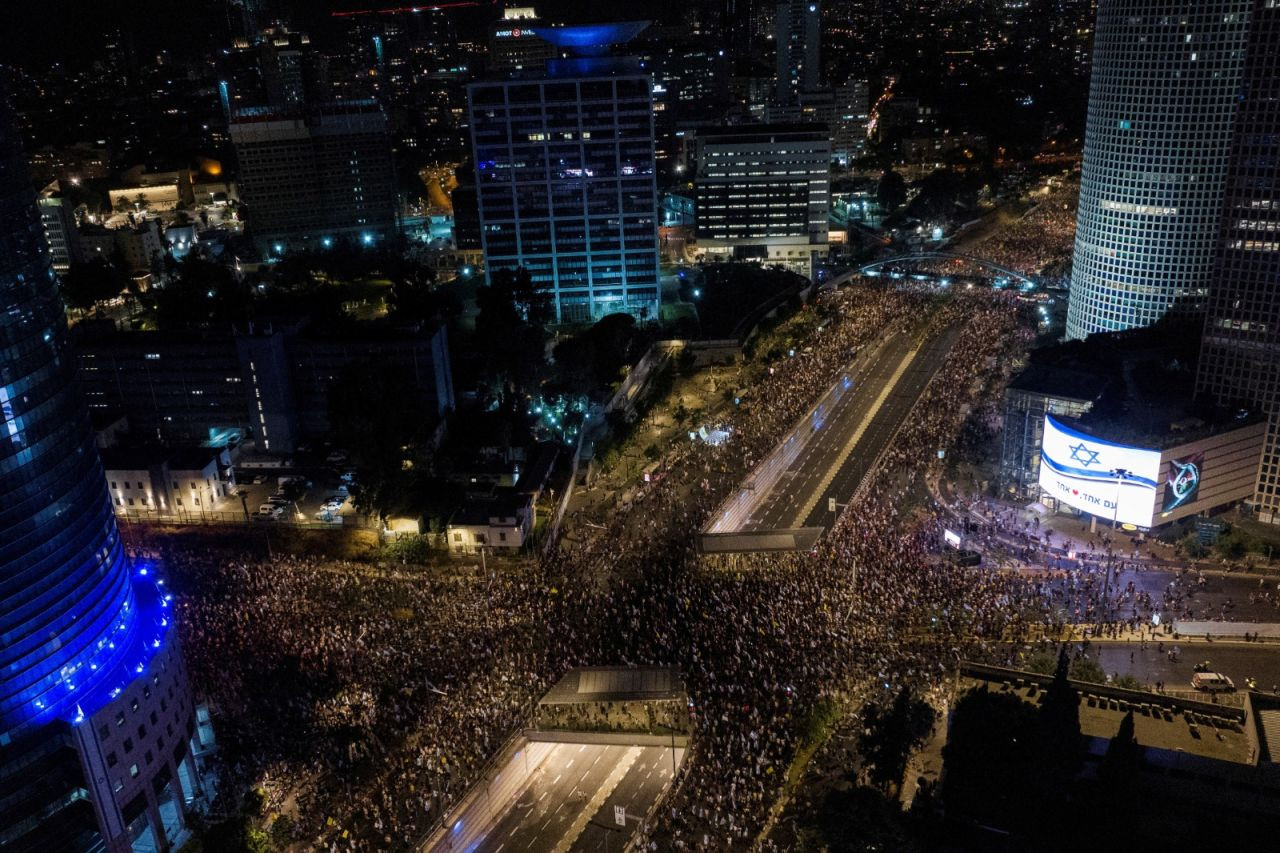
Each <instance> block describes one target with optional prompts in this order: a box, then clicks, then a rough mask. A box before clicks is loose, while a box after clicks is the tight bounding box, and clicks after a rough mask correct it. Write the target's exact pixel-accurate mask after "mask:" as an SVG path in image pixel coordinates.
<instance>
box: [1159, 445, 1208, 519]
mask: <svg viewBox="0 0 1280 853" xmlns="http://www.w3.org/2000/svg"><path fill="white" fill-rule="evenodd" d="M1203 468H1204V454H1203V453H1194V454H1192V455H1191V456H1188V457H1187V458H1185V459H1170V460H1169V473H1168V475H1167V476H1166V477H1165V480H1164V502H1163V503H1162V504H1161V505H1160V511H1161V512H1172V511H1173V510H1175V509H1177V508H1178V507H1180V506H1185V505H1186V504H1189V503H1191V502H1192V501H1194V500H1195V499H1196V496H1197V495H1198V494H1200V471H1201V470H1202V469H1203Z"/></svg>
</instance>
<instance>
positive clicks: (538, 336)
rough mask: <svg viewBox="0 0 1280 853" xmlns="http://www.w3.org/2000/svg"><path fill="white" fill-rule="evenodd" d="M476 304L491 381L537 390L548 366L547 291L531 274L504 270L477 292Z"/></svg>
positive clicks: (478, 333) (481, 346)
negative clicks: (545, 339)
mask: <svg viewBox="0 0 1280 853" xmlns="http://www.w3.org/2000/svg"><path fill="white" fill-rule="evenodd" d="M476 303H477V304H478V306H479V308H480V313H479V315H478V316H477V317H476V344H477V346H478V347H479V351H480V352H481V353H482V354H483V356H482V357H483V359H484V366H485V374H486V377H487V378H488V379H489V380H490V381H492V382H494V383H495V384H497V385H499V386H504V387H505V386H507V385H510V386H514V387H513V390H515V391H517V392H519V391H520V390H522V389H525V388H528V387H530V386H532V385H533V383H534V381H535V380H536V379H537V377H538V376H539V375H540V373H541V371H542V368H543V366H544V364H545V361H546V359H545V357H544V352H543V335H544V332H543V326H542V323H543V322H545V315H546V311H547V309H546V305H548V304H549V302H548V301H547V299H546V294H545V287H542V286H540V285H535V284H534V283H533V281H532V279H531V277H530V275H529V272H528V270H525V269H523V268H521V269H516V270H512V269H501V270H497V271H495V272H494V273H492V276H491V283H490V284H489V285H488V286H485V287H481V288H480V289H479V290H478V291H477V292H476ZM517 396H518V394H517Z"/></svg>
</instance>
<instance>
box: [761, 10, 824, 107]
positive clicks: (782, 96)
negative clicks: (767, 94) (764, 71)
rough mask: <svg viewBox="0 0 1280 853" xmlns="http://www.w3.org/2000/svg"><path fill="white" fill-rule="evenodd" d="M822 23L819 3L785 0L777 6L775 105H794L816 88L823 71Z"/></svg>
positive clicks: (774, 21)
mask: <svg viewBox="0 0 1280 853" xmlns="http://www.w3.org/2000/svg"><path fill="white" fill-rule="evenodd" d="M821 24H822V13H821V12H820V11H819V10H818V0H786V2H784V3H779V4H778V6H777V11H776V13H775V14H774V18H773V30H774V36H773V41H774V47H775V49H776V51H777V54H776V59H777V81H776V88H775V92H774V101H775V102H776V103H779V104H790V103H794V102H796V101H797V100H799V98H800V96H801V95H802V94H803V93H805V92H812V91H813V90H815V89H817V88H818V83H819V80H820V75H821V71H822V63H821V60H820V55H821V54H820V50H819V49H820V45H821V33H822V28H821Z"/></svg>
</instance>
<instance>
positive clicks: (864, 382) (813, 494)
mask: <svg viewBox="0 0 1280 853" xmlns="http://www.w3.org/2000/svg"><path fill="white" fill-rule="evenodd" d="M957 333H958V330H954V329H952V330H947V331H945V332H943V333H942V334H939V335H936V336H934V337H932V338H930V339H928V340H926V341H925V342H924V344H923V345H922V346H921V348H920V350H919V352H917V353H916V355H915V357H914V358H913V359H912V360H911V361H910V363H909V364H908V365H907V367H906V368H905V370H903V372H902V374H901V376H899V377H898V380H897V382H896V383H895V384H894V385H893V389H892V391H891V392H890V393H889V395H888V396H887V397H886V398H885V399H884V401H883V403H881V405H880V407H879V409H875V403H876V400H877V399H879V398H880V396H881V394H882V392H883V391H884V390H885V387H886V385H888V383H890V382H891V381H892V380H893V377H894V374H895V372H896V371H897V370H898V369H899V367H900V366H901V364H902V361H903V359H904V358H905V357H906V356H907V355H908V353H910V351H911V350H912V348H913V347H914V346H915V345H916V340H915V338H913V337H911V336H908V335H899V336H897V337H896V338H894V339H893V340H891V341H889V343H888V344H887V345H886V346H885V348H884V349H883V350H882V351H881V352H880V353H878V355H877V357H876V360H875V363H874V364H872V365H871V366H870V367H869V368H867V369H866V370H865V372H863V373H862V374H861V375H858V376H857V377H856V378H855V380H854V387H853V389H852V391H851V392H850V393H846V394H845V395H844V396H843V397H842V398H841V399H840V400H839V401H838V402H837V403H836V404H835V406H833V407H832V409H831V411H829V412H824V413H822V415H821V419H820V420H819V421H818V424H817V429H816V430H814V432H813V434H812V435H810V437H809V441H808V442H807V443H806V445H805V447H804V448H803V449H802V450H801V451H800V453H799V454H798V455H797V456H796V458H795V459H794V460H793V461H792V463H791V465H790V466H789V467H788V468H787V470H786V471H785V472H784V473H783V474H782V477H781V478H780V479H779V480H778V483H777V484H776V485H775V486H774V487H773V489H772V490H771V492H770V494H769V495H768V496H766V497H765V499H764V500H762V501H761V503H760V505H759V506H758V507H757V508H756V510H755V512H754V513H752V515H751V517H750V519H748V521H747V522H746V523H745V524H744V525H743V529H744V530H750V531H759V530H776V529H785V528H791V527H820V526H823V525H825V524H827V523H828V522H830V520H831V513H830V512H829V510H828V509H827V500H828V498H831V497H834V498H835V499H836V501H837V502H838V503H845V502H847V501H848V500H849V498H850V497H851V496H852V495H853V493H854V491H855V490H856V489H857V488H858V485H859V484H860V483H861V482H862V479H863V478H864V477H865V476H866V474H867V472H868V471H869V470H870V469H871V466H872V465H873V464H874V463H875V461H876V459H877V458H878V457H879V455H880V453H881V452H882V451H883V450H884V448H885V446H886V445H888V443H889V441H890V440H891V439H892V438H893V436H894V434H895V433H896V432H897V430H898V427H899V426H900V425H901V424H902V422H903V420H905V419H906V417H907V415H908V414H909V413H910V412H911V409H912V407H913V406H914V405H915V403H916V400H918V399H919V397H920V394H921V393H922V392H923V391H924V387H925V386H926V385H927V384H928V382H929V380H930V379H931V378H932V377H933V374H934V373H936V372H937V370H938V368H939V367H940V366H941V365H942V361H943V359H944V358H946V355H947V352H948V351H950V349H951V346H952V344H953V343H954V341H955V337H956V334H957ZM868 418H869V420H868ZM864 421H865V422H867V423H866V427H865V430H864V431H863V433H862V435H861V436H860V437H859V438H858V440H857V442H856V443H855V444H854V445H853V448H852V450H851V451H850V452H849V453H848V455H847V456H846V455H845V448H846V446H847V445H848V443H849V442H850V440H851V439H852V438H853V437H854V436H855V435H856V433H857V431H858V429H859V428H860V427H862V425H863V423H864ZM815 498H816V500H815ZM806 508H809V509H808V511H807V512H806ZM802 513H803V515H802Z"/></svg>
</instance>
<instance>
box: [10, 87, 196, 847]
mask: <svg viewBox="0 0 1280 853" xmlns="http://www.w3.org/2000/svg"><path fill="white" fill-rule="evenodd" d="M0 305H3V309H4V310H3V311H0V637H3V643H0V673H3V675H2V676H0V847H3V848H5V849H14V850H35V849H40V850H106V851H110V853H123V851H130V850H139V849H149V850H160V851H165V850H168V849H170V848H171V847H172V846H174V845H177V844H180V843H181V842H182V840H183V836H184V832H185V825H186V819H185V814H186V812H187V810H188V808H189V807H193V806H194V805H195V803H196V802H197V801H198V800H199V799H200V798H202V797H203V796H204V793H205V792H204V791H203V788H202V783H201V781H200V767H199V764H198V761H197V759H196V756H195V752H196V750H195V748H194V746H193V739H194V738H195V735H196V710H195V703H194V700H193V697H192V694H191V689H190V687H189V685H188V683H187V679H186V673H185V670H184V667H183V665H182V660H181V655H180V653H179V651H178V648H177V641H176V621H175V619H174V614H173V612H172V610H171V603H172V596H169V595H167V594H165V593H164V592H163V589H162V587H160V586H159V585H158V584H157V583H156V579H155V577H154V576H153V574H152V573H150V572H149V571H148V569H147V567H146V566H140V565H132V564H131V562H130V561H129V560H128V559H127V558H126V556H125V553H124V548H123V545H122V544H121V541H120V534H119V531H118V530H117V528H116V524H115V519H114V518H113V516H112V514H111V504H110V502H109V500H108V496H107V487H106V482H105V481H104V479H103V471H102V465H101V463H100V461H99V458H98V453H97V450H96V448H95V447H94V444H93V433H92V429H91V427H90V424H89V418H88V414H87V412H86V410H85V406H84V402H83V400H82V399H81V397H80V395H79V394H78V392H77V389H76V385H75V372H74V371H75V367H74V362H73V360H72V359H71V358H70V356H69V353H68V336H67V328H66V321H65V319H64V311H63V306H62V302H61V300H60V299H59V297H58V290H57V279H56V278H55V276H54V273H53V270H52V266H51V264H50V260H49V255H48V251H47V247H46V245H45V241H44V236H43V229H42V227H41V223H40V217H39V215H38V213H37V207H36V197H35V193H34V191H33V190H32V187H31V184H30V177H29V174H28V172H27V166H26V158H25V156H24V153H23V150H22V145H21V142H20V140H19V138H18V132H17V130H16V127H15V123H14V121H13V118H12V114H11V113H10V112H9V109H8V107H7V105H5V104H4V102H3V98H0ZM117 721H118V722H117Z"/></svg>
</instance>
